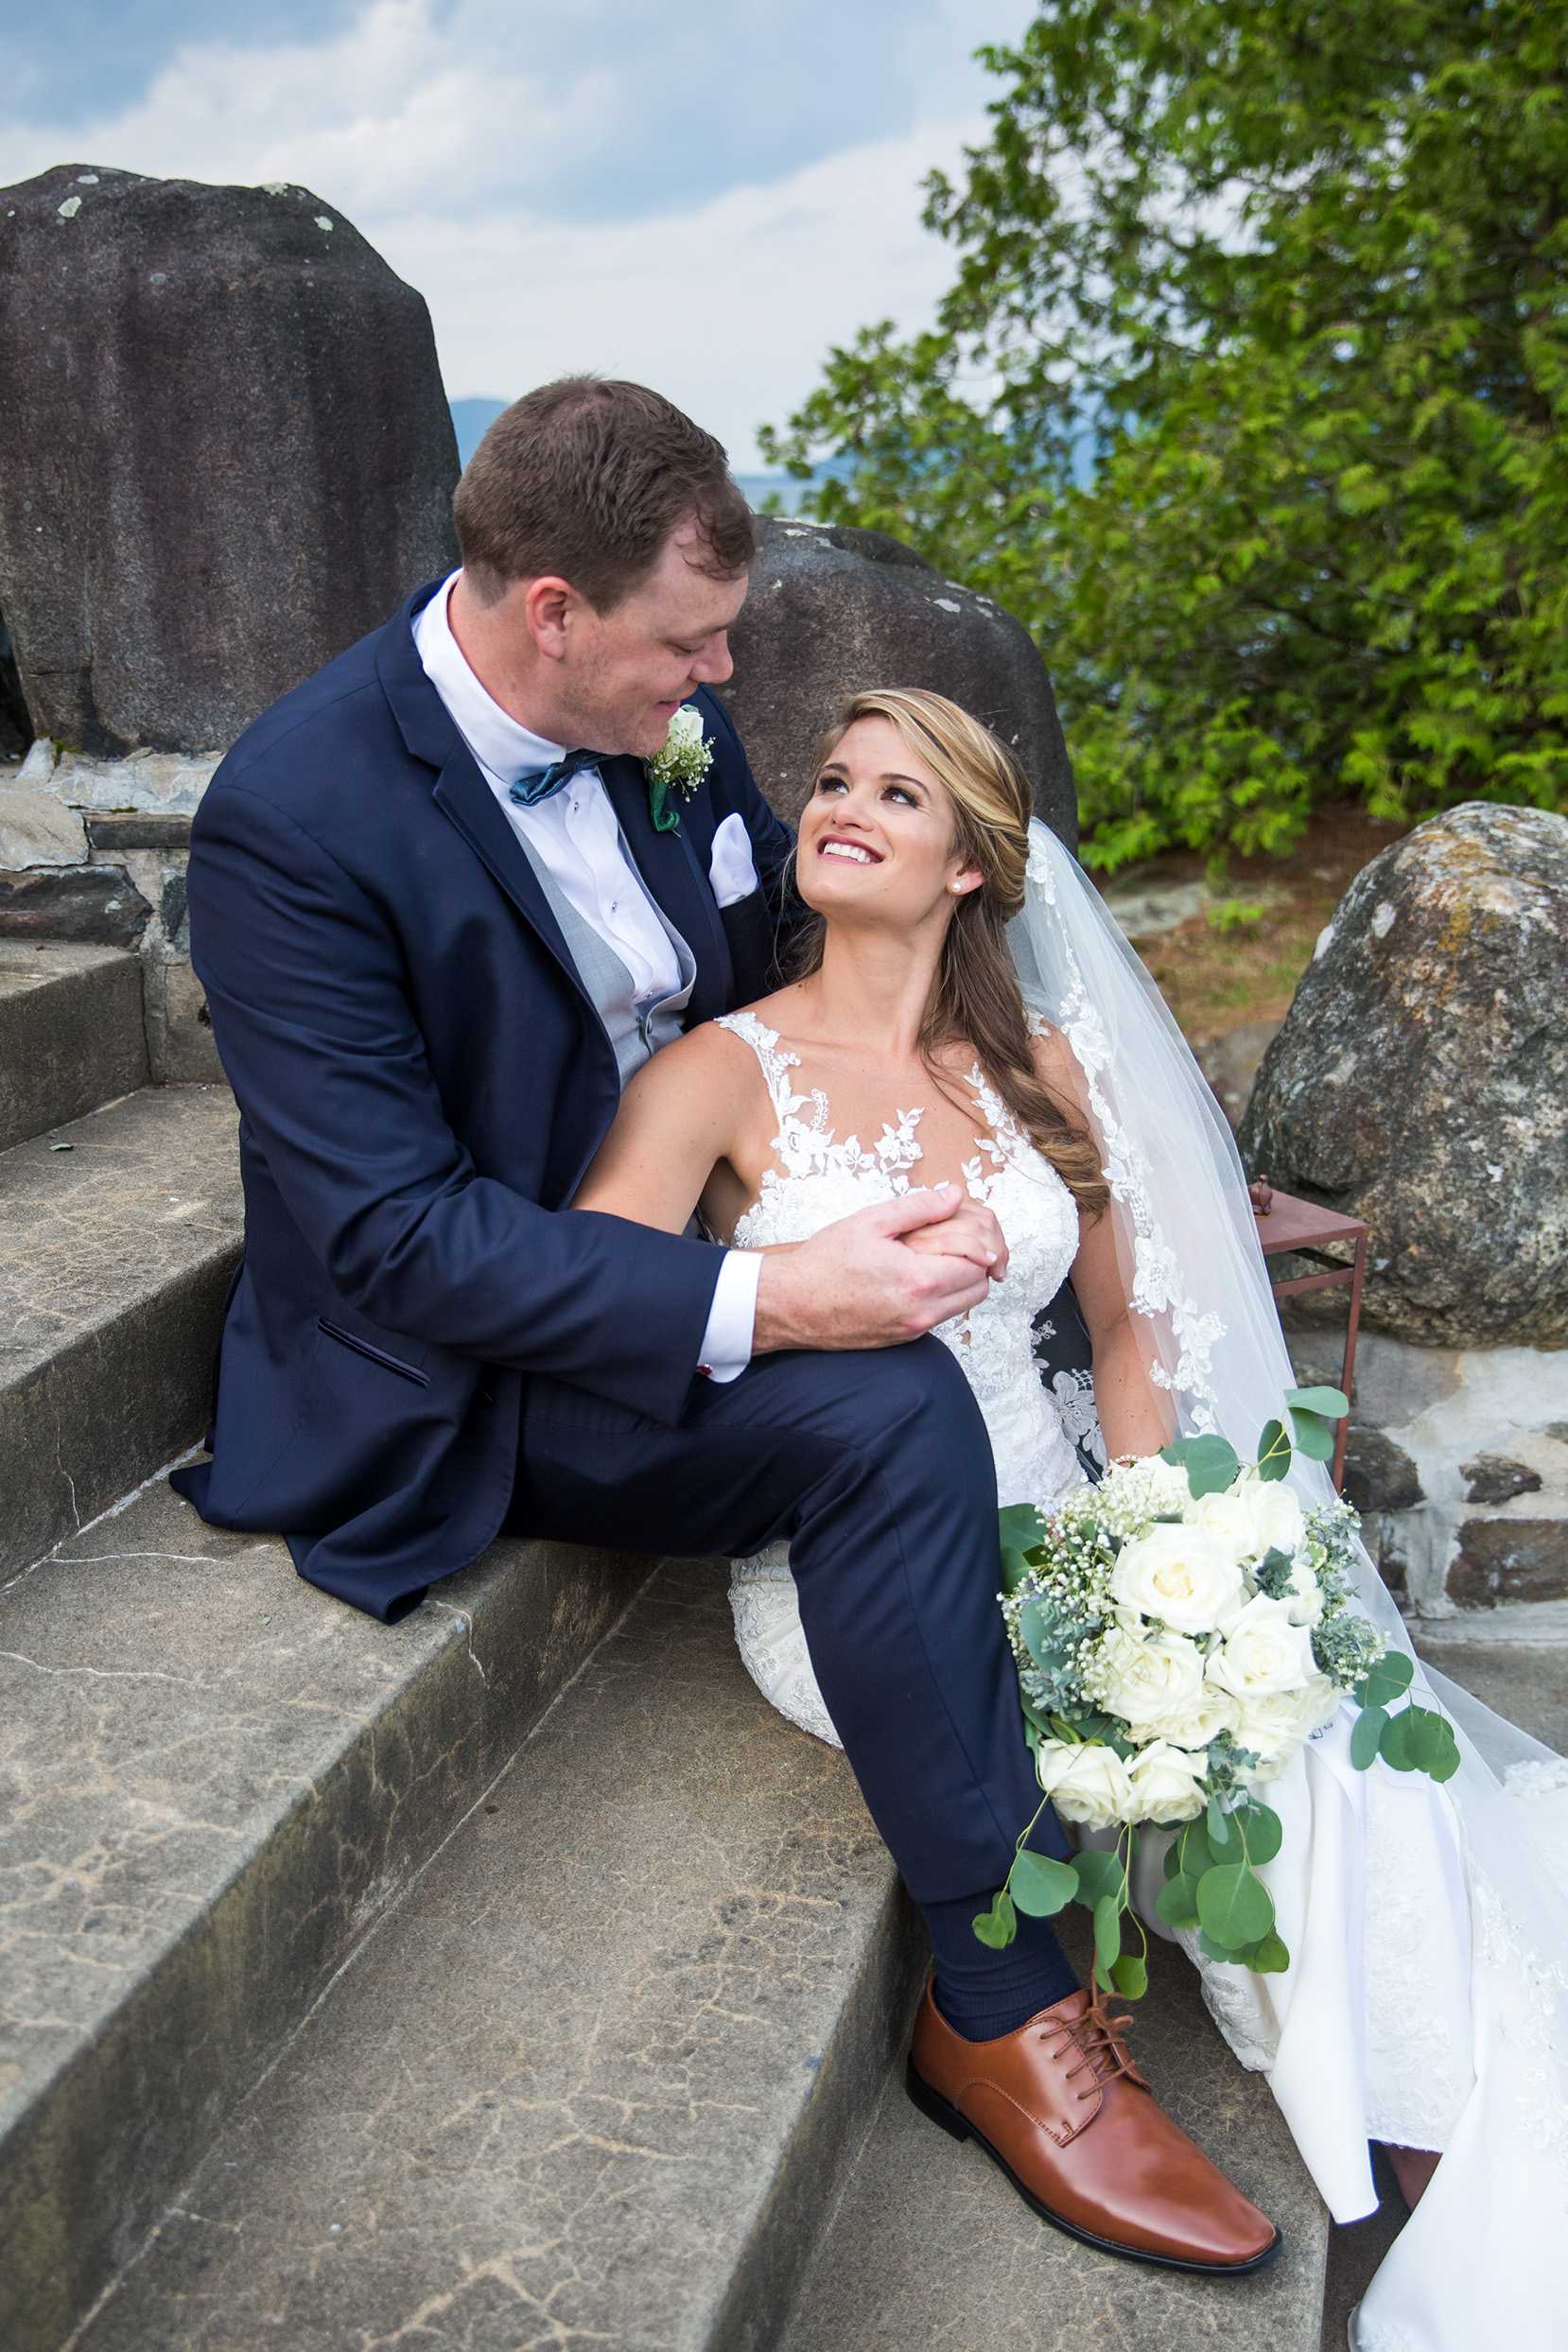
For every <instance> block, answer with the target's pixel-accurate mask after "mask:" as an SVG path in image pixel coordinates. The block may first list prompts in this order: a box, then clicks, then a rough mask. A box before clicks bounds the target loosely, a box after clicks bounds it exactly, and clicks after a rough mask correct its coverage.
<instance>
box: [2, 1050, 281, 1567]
mask: <svg viewBox="0 0 1568 2352" xmlns="http://www.w3.org/2000/svg"><path fill="white" fill-rule="evenodd" d="M235 1134H236V1129H235V1106H234V1098H233V1096H232V1095H231V1094H230V1093H229V1091H228V1089H226V1088H224V1087H159V1088H143V1089H141V1091H140V1092H138V1093H134V1094H131V1095H128V1096H127V1097H126V1098H125V1099H124V1100H123V1101H121V1102H117V1103H113V1104H111V1105H110V1106H109V1107H108V1108H107V1109H104V1110H97V1111H94V1112H93V1113H92V1114H91V1115H90V1116H89V1117H87V1118H85V1119H78V1120H75V1121H73V1122H71V1123H70V1124H66V1125H63V1126H61V1127H59V1128H58V1129H57V1130H56V1133H55V1136H54V1139H53V1140H54V1143H55V1144H66V1143H68V1144H69V1145H70V1146H71V1149H70V1150H69V1151H64V1150H57V1149H53V1148H51V1144H50V1141H49V1139H48V1138H47V1137H44V1136H39V1137H37V1138H35V1139H34V1140H33V1141H30V1142H26V1143H18V1144H16V1145H15V1146H14V1147H13V1148H12V1149H11V1150H10V1151H9V1152H5V1153H0V1493H3V1494H4V1495H5V1496H6V1497H7V1500H8V1508H7V1511H6V1515H5V1523H4V1525H3V1526H0V1571H3V1570H4V1569H6V1568H11V1567H20V1566H23V1565H25V1564H26V1562H27V1561H28V1560H31V1559H38V1558H39V1556H40V1555H41V1554H42V1553H44V1551H46V1550H47V1549H48V1547H49V1546H50V1545H51V1544H52V1543H55V1542H59V1541H60V1539H61V1537H62V1536H64V1535H66V1534H68V1533H70V1532H72V1531H73V1530H74V1529H75V1528H77V1527H78V1526H80V1525H82V1524H84V1523H85V1522H86V1521H87V1520H88V1519H90V1518H91V1517H92V1516H93V1515H94V1513H95V1512H96V1511H100V1510H103V1509H105V1508H107V1507H108V1506H109V1505H110V1504H111V1503H113V1501H115V1500H116V1499H117V1498H118V1497H119V1496H120V1495H123V1494H125V1493H127V1492H128V1491H129V1490H131V1488H132V1487H134V1486H135V1485H136V1484H137V1483H138V1481H139V1480H141V1479H143V1478H145V1477H146V1476H147V1475H148V1472H149V1471H152V1470H156V1469H157V1468H158V1467H159V1466H160V1465H161V1464H163V1463H165V1462H168V1461H172V1460H173V1459H174V1457H175V1456H176V1455H179V1454H182V1453H183V1452H184V1450H185V1449H186V1448H187V1447H188V1446H190V1445H191V1444H192V1443H194V1441H195V1440H196V1438H197V1437H199V1436H200V1432H201V1429H202V1426H203V1424H204V1421H205V1418H206V1413H207V1409H208V1403H209V1392H210V1385H211V1375H212V1361H213V1351H214V1350H215V1348H216V1346H217V1343H218V1327H219V1319H220V1315H221V1311H222V1303H223V1294H224V1291H225V1289H226V1287H227V1284H228V1281H229V1277H230V1274H231V1273H232V1272H233V1270H234V1266H235V1262H236V1260H237V1258H238V1256H239V1248H240V1235H241V1228H242V1222H243V1210H242V1205H241V1201H240V1190H239V1155H238V1150H237V1146H236V1141H235Z"/></svg>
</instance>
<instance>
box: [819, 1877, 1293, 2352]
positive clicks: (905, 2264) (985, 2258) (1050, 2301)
mask: <svg viewBox="0 0 1568 2352" xmlns="http://www.w3.org/2000/svg"><path fill="white" fill-rule="evenodd" d="M1061 1925H1062V1940H1063V1942H1064V1943H1065V1944H1066V1945H1067V1948H1068V1951H1069V1954H1070V1957H1071V1960H1073V1962H1074V1964H1075V1965H1076V1966H1077V1968H1078V1970H1079V1973H1080V1975H1081V1976H1083V1977H1087V1976H1088V1973H1089V1963H1090V1945H1089V1932H1088V1915H1087V1913H1085V1912H1083V1911H1081V1910H1080V1909H1078V1908H1077V1907H1076V1906H1073V1908H1071V1909H1070V1910H1069V1911H1068V1912H1067V1913H1066V1914H1065V1916H1064V1919H1063V1921H1062V1923H1061ZM1149 1980H1150V1981H1149V1991H1148V1992H1147V1994H1146V1995H1144V1997H1143V1998H1142V2000H1141V2001H1139V2002H1137V2003H1136V2004H1133V2005H1131V2006H1132V2007H1133V2009H1134V2011H1135V2013H1136V2016H1137V2020H1138V2023H1137V2028H1136V2030H1135V2033H1134V2037H1133V2038H1134V2042H1135V2045H1136V2047H1137V2051H1138V2058H1139V2063H1140V2065H1141V2066H1143V2067H1144V2069H1145V2070H1146V2072H1147V2073H1148V2075H1149V2078H1150V2080H1151V2082H1153V2084H1154V2086H1155V2089H1156V2091H1157V2093H1158V2095H1159V2099H1160V2100H1161V2102H1162V2104H1163V2105H1164V2106H1165V2107H1166V2108H1167V2109H1168V2110H1169V2111H1170V2113H1171V2114H1172V2115H1173V2116H1174V2117H1176V2121H1177V2122H1178V2123H1180V2124H1181V2126H1182V2127H1183V2129H1184V2130H1186V2131H1188V2132H1191V2134H1193V2138H1194V2139H1195V2140H1196V2141H1197V2142H1198V2144H1199V2145H1200V2147H1203V2148H1205V2149H1207V2150H1208V2151H1209V2152H1210V2153H1211V2155H1212V2156H1213V2157H1214V2158H1215V2160H1216V2162H1218V2163H1220V2164H1222V2165H1223V2166H1224V2167H1225V2169H1226V2170H1227V2171H1228V2173H1229V2174H1230V2176H1231V2178H1232V2179H1233V2180H1235V2181H1236V2182H1238V2183H1239V2185H1240V2186H1242V2187H1243V2188H1244V2189H1245V2190H1246V2193H1247V2195H1248V2196H1250V2197H1251V2198H1253V2199H1254V2201H1255V2202H1256V2203H1257V2204H1260V2205H1262V2206H1263V2210H1264V2211H1265V2212H1266V2213H1268V2214H1269V2215H1270V2216H1271V2218H1272V2219H1273V2220H1274V2221H1275V2222H1276V2223H1277V2225H1278V2226H1279V2228H1280V2229H1281V2232H1282V2233H1283V2236H1284V2240H1285V2243H1284V2248H1283V2251H1282V2252H1281V2255H1280V2256H1279V2257H1278V2258H1277V2260H1275V2261H1274V2262H1272V2263H1271V2264H1270V2265H1269V2267H1268V2268H1267V2269H1266V2270H1263V2271H1260V2272H1259V2273H1258V2274H1256V2276H1255V2277H1251V2278H1238V2279H1214V2278H1191V2277H1186V2276H1183V2275H1182V2274H1180V2273H1178V2272H1174V2271H1160V2270H1155V2269H1153V2268H1152V2267H1149V2266H1147V2265H1145V2264H1143V2263H1140V2262H1129V2261H1126V2260H1124V2259H1122V2258H1121V2257H1119V2256H1113V2255H1105V2254H1099V2253H1096V2252H1095V2251H1094V2249H1093V2248H1092V2247H1089V2246H1083V2245H1080V2244H1078V2243H1077V2241H1076V2240H1075V2239H1071V2238H1068V2237H1065V2236H1063V2235H1062V2233H1061V2232H1059V2231H1057V2230H1054V2229H1052V2228H1050V2227H1049V2226H1048V2224H1047V2223H1045V2222H1043V2221H1037V2219H1036V2218H1035V2216H1034V2215H1033V2214H1032V2213H1031V2212H1030V2211H1029V2209H1028V2207H1027V2206H1026V2205H1025V2204H1023V2203H1022V2202H1021V2200H1020V2199H1019V2197H1018V2195H1017V2194H1016V2192H1015V2191H1014V2190H1013V2189H1012V2188H1011V2187H1010V2186H1009V2185H1008V2183H1007V2182H1006V2180H1004V2179H1003V2177H1002V2174H1001V2172H999V2171H998V2170H997V2169H996V2167H995V2165H993V2164H992V2163H991V2162H990V2160H989V2158H988V2157H986V2156H984V2154H982V2152H980V2150H979V2149H977V2148H976V2147H975V2146H974V2144H973V2142H972V2141H971V2142H969V2143H968V2144H967V2145H966V2146H963V2147H958V2146H955V2145H954V2143H953V2142H952V2141H951V2140H950V2139H949V2138H948V2136H947V2134H945V2133H942V2132H938V2131H936V2130H935V2129H934V2128H933V2127H932V2125H931V2124H930V2123H928V2122H927V2120H926V2118H925V2117H923V2116H921V2115H920V2114H919V2113H918V2112H917V2111H916V2109H915V2107H914V2106H913V2104H912V2103H911V2101H910V2099H909V2098H908V2097H907V2095H906V2093H905V2090H904V2086H903V2075H902V2069H901V2068H898V2069H896V2070H895V2072H894V2074H893V2076H892V2078H891V2079H890V2081H889V2082H888V2084H887V2087H886V2089H885V2091H884V2094H883V2097H882V2099H881V2102H880V2105H879V2107H878V2109H877V2113H876V2117H875V2120H874V2122H873V2124H872V2128H871V2131H870V2133H869V2134H868V2136H867V2138H866V2141H865V2144H864V2146H863V2147H862V2149H861V2151H860V2152H859V2154H858V2156H857V2158H856V2160H855V2163H854V2165H853V2168H852V2169H851V2170H850V2172H849V2175H848V2180H847V2185H846V2187H845V2192H844V2195H843V2197H842V2199H841V2201H840V2203H839V2205H838V2207H837V2209H836V2211H835V2213H834V2215H833V2218H832V2221H831V2224H830V2226H829V2227H828V2230H827V2231H826V2232H825V2233H824V2237H823V2240H822V2244H821V2248H820V2251H819V2253H818V2255H817V2257H816V2260H815V2262H814V2264H813V2266H812V2269H811V2272H810V2277H809V2278H808V2280H807V2282H806V2285H805V2287H804V2289H803V2291H802V2293H801V2296H800V2300H799V2302H798V2304H797V2306H796V2308H795V2311H794V2313H793V2318H792V2321H791V2324H790V2326H789V2328H788V2330H787V2332H786V2333H785V2335H784V2337H783V2339H782V2344H781V2352H895V2347H897V2352H903V2348H904V2347H906V2346H909V2347H914V2346H915V2345H918V2346H919V2347H920V2352H979V2347H982V2346H984V2345H991V2344H994V2345H1002V2344H1005V2345H1006V2346H1007V2347H1008V2352H1015V2348H1016V2352H1107V2348H1108V2347H1110V2346H1112V2345H1114V2346H1115V2347H1116V2352H1169V2347H1170V2346H1172V2345H1174V2344H1202V2345H1203V2346H1204V2347H1205V2352H1260V2347H1263V2346H1265V2345H1266V2346H1267V2348H1268V2352H1318V2343H1319V2333H1320V2329H1321V2326H1322V2311H1323V2290H1324V2274H1325V2267H1326V2263H1327V2256H1328V2248H1329V2216H1328V2213H1327V2210H1326V2209H1325V2207H1324V2205H1323V2204H1322V2202H1321V2200H1320V2199H1319V2197H1318V2195H1317V2191H1316V2190H1315V2187H1314V2186H1313V2184H1312V2181H1311V2179H1310V2177H1309V2175H1308V2173H1307V2170H1306V2168H1305V2166H1304V2165H1303V2164H1302V2162H1301V2159H1300V2157H1299V2156H1298V2154H1297V2152H1296V2148H1295V2144H1294V2142H1293V2141H1292V2139H1291V2136H1290V2134H1289V2132H1288V2131H1287V2130H1286V2128H1285V2123H1284V2118H1283V2117H1282V2116H1281V2113H1280V2111H1279V2109H1278V2107H1276V2105H1275V2104H1274V2101H1273V2099H1272V2098H1271V2097H1270V2095H1269V2091H1268V2086H1267V2084H1266V2082H1264V2080H1263V2077H1262V2076H1261V2075H1256V2074H1247V2073H1245V2072H1244V2071H1243V2069H1242V2067H1241V2066H1240V2065H1238V2064H1237V2063H1236V2060H1235V2058H1234V2057H1233V2056H1232V2055H1231V2052H1230V2050H1229V2048H1228V2047H1227V2045H1226V2043H1225V2042H1224V2041H1223V2040H1222V2039H1221V2037H1220V2034H1219V2032H1218V2030H1217V2029H1216V2028H1215V2026H1214V2025H1213V2023H1212V2021H1211V2018H1210V2016H1209V2013H1208V2012H1207V2011H1206V2010H1205V2008H1204V2006H1203V1999H1202V1995H1201V1994H1200V1992H1199V1990H1198V1978H1197V1974H1196V1971H1195V1970H1193V1968H1191V1967H1190V1966H1189V1965H1188V1963H1187V1961H1186V1960H1185V1959H1184V1957H1183V1956H1182V1954H1181V1953H1180V1952H1179V1951H1177V1950H1176V1948H1175V1946H1174V1945H1170V1944H1162V1943H1155V1944H1154V1946H1153V1949H1152V1952H1151V1955H1150V1968H1149Z"/></svg>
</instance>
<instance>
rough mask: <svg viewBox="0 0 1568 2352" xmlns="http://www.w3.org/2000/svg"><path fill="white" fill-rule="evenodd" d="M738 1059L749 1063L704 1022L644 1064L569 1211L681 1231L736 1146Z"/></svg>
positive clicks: (742, 1076) (741, 1076)
mask: <svg viewBox="0 0 1568 2352" xmlns="http://www.w3.org/2000/svg"><path fill="white" fill-rule="evenodd" d="M742 1054H745V1055H746V1060H747V1061H749V1060H750V1056H749V1054H746V1049H745V1048H744V1047H743V1046H737V1045H736V1044H735V1042H734V1040H732V1039H731V1038H730V1037H728V1036H727V1035H726V1034H725V1032H724V1031H723V1030H722V1029H714V1028H712V1027H710V1026H706V1025H705V1026H704V1027H703V1028H701V1029H694V1030H692V1031H691V1033H690V1034H689V1036H688V1037H680V1038H677V1039H676V1041H675V1043H674V1044H673V1045H667V1046H666V1047H665V1048H664V1051H663V1052H662V1053H660V1054H654V1056H653V1060H652V1061H650V1062H645V1063H644V1064H643V1066H642V1068H641V1069H640V1070H639V1071H637V1073H636V1077H635V1078H633V1080H632V1081H631V1084H630V1085H629V1086H628V1087H627V1089H626V1091H625V1093H624V1094H623V1095H622V1096H621V1098H620V1108H619V1110H618V1112H617V1113H616V1121H615V1124H614V1126H613V1127H612V1128H611V1129H610V1132H609V1134H608V1135H607V1136H606V1137H605V1138H604V1141H603V1142H602V1143H601V1145H600V1147H599V1150H598V1151H597V1152H596V1153H595V1155H594V1158H593V1160H592V1163H591V1164H590V1166H589V1169H588V1173H587V1175H586V1176H584V1179H583V1181H582V1183H581V1184H580V1185H579V1186H578V1189H577V1193H576V1196H575V1198H574V1199H573V1201H572V1204H571V1205H572V1207H573V1208H574V1209H597V1210H600V1211H602V1212H603V1213H604V1214H605V1215H606V1216H612V1217H625V1218H627V1219H628V1220H629V1221H630V1222H631V1223H632V1224H634V1225H652V1226H655V1227H657V1228H658V1229H659V1230H660V1231H661V1232H665V1233H681V1232H684V1231H685V1229H686V1227H687V1225H688V1222H689V1220H690V1216H691V1212H692V1211H693V1210H694V1209H695V1208H696V1206H697V1203H698V1202H699V1201H700V1200H701V1199H702V1197H703V1193H704V1192H705V1190H706V1188H707V1185H708V1179H709V1177H710V1176H713V1174H714V1171H715V1170H716V1169H718V1168H719V1167H720V1166H721V1164H722V1163H727V1160H728V1155H729V1151H730V1147H731V1144H732V1142H733V1141H735V1130H736V1125H737V1119H738V1111H739V1106H740V1104H741V1102H742V1101H743V1099H744V1089H745V1081H746V1079H747V1077H748V1075H749V1074H750V1073H749V1071H747V1069H746V1066H745V1062H742V1061H741V1060H740V1056H741V1055H742ZM737 1190H739V1185H737ZM744 1205H745V1204H744V1202H743V1201H740V1202H738V1203H737V1206H738V1207H744Z"/></svg>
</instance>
